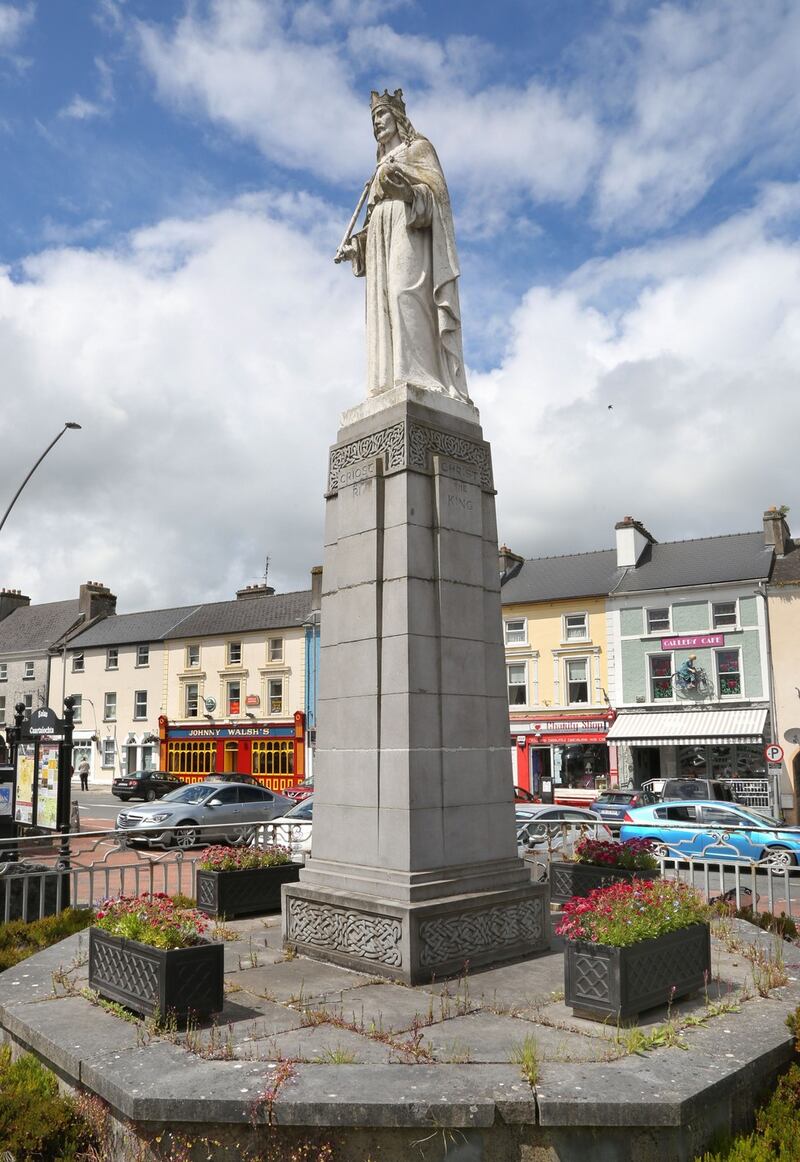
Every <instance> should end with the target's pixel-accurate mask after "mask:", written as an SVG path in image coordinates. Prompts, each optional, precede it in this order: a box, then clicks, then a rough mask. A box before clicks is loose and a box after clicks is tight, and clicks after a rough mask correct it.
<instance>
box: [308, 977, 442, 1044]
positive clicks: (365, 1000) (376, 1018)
mask: <svg viewBox="0 0 800 1162" xmlns="http://www.w3.org/2000/svg"><path fill="white" fill-rule="evenodd" d="M315 1007H316V1008H317V1009H318V1010H319V1011H321V1012H327V1013H329V1014H330V1015H331V1016H334V1017H339V1018H341V1019H342V1020H344V1021H347V1022H348V1023H349V1024H352V1025H356V1026H357V1027H358V1028H364V1029H366V1030H370V1029H375V1030H377V1031H379V1032H386V1033H392V1032H402V1031H404V1030H406V1029H411V1028H412V1027H413V1026H414V1024H415V1022H416V1023H417V1024H418V1025H427V1024H431V1022H432V1021H434V1020H439V1019H440V1018H441V1017H442V1016H448V1015H449V1014H450V1012H451V1011H455V1009H454V1008H453V1002H449V1001H447V999H446V998H442V997H440V996H436V995H434V994H433V993H427V992H423V993H420V992H419V991H418V990H417V989H410V988H406V987H405V986H403V985H395V984H387V983H384V984H365V985H362V986H361V987H360V988H357V989H347V990H346V991H345V992H343V993H342V994H341V997H340V998H337V999H335V1000H331V1001H321V1002H319V1003H318V1004H317V1005H316V1006H315Z"/></svg>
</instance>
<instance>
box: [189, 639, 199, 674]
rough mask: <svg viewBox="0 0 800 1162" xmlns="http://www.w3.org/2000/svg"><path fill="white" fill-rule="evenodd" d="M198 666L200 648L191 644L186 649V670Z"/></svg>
mask: <svg viewBox="0 0 800 1162" xmlns="http://www.w3.org/2000/svg"><path fill="white" fill-rule="evenodd" d="M199 665H200V646H199V645H196V644H193V645H190V646H187V647H186V669H187V670H191V669H193V668H196V667H197V666H199Z"/></svg>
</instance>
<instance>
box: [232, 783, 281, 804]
mask: <svg viewBox="0 0 800 1162" xmlns="http://www.w3.org/2000/svg"><path fill="white" fill-rule="evenodd" d="M273 798H274V796H273V795H272V794H270V792H269V791H267V790H265V789H264V787H249V786H248V785H247V784H246V783H242V785H241V787H240V788H239V802H240V803H261V804H262V805H263V804H264V803H271V802H272V800H273Z"/></svg>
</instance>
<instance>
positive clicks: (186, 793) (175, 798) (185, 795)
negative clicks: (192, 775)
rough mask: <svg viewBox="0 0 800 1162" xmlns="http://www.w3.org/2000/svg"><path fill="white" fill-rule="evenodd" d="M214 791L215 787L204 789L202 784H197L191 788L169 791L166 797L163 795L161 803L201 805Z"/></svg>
mask: <svg viewBox="0 0 800 1162" xmlns="http://www.w3.org/2000/svg"><path fill="white" fill-rule="evenodd" d="M215 790H216V788H215V787H204V786H203V784H202V783H197V784H195V786H193V787H178V788H177V790H175V791H170V792H169V794H168V795H165V796H164V798H163V799H162V800H161V802H162V803H167V802H170V803H202V802H203V800H204V799H207V798H208V796H209V795H211V794H213V792H214V791H215Z"/></svg>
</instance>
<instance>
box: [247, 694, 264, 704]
mask: <svg viewBox="0 0 800 1162" xmlns="http://www.w3.org/2000/svg"><path fill="white" fill-rule="evenodd" d="M244 704H245V706H260V705H261V698H260V697H259V695H258V694H248V695H247V697H246V698H245V700H244Z"/></svg>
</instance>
